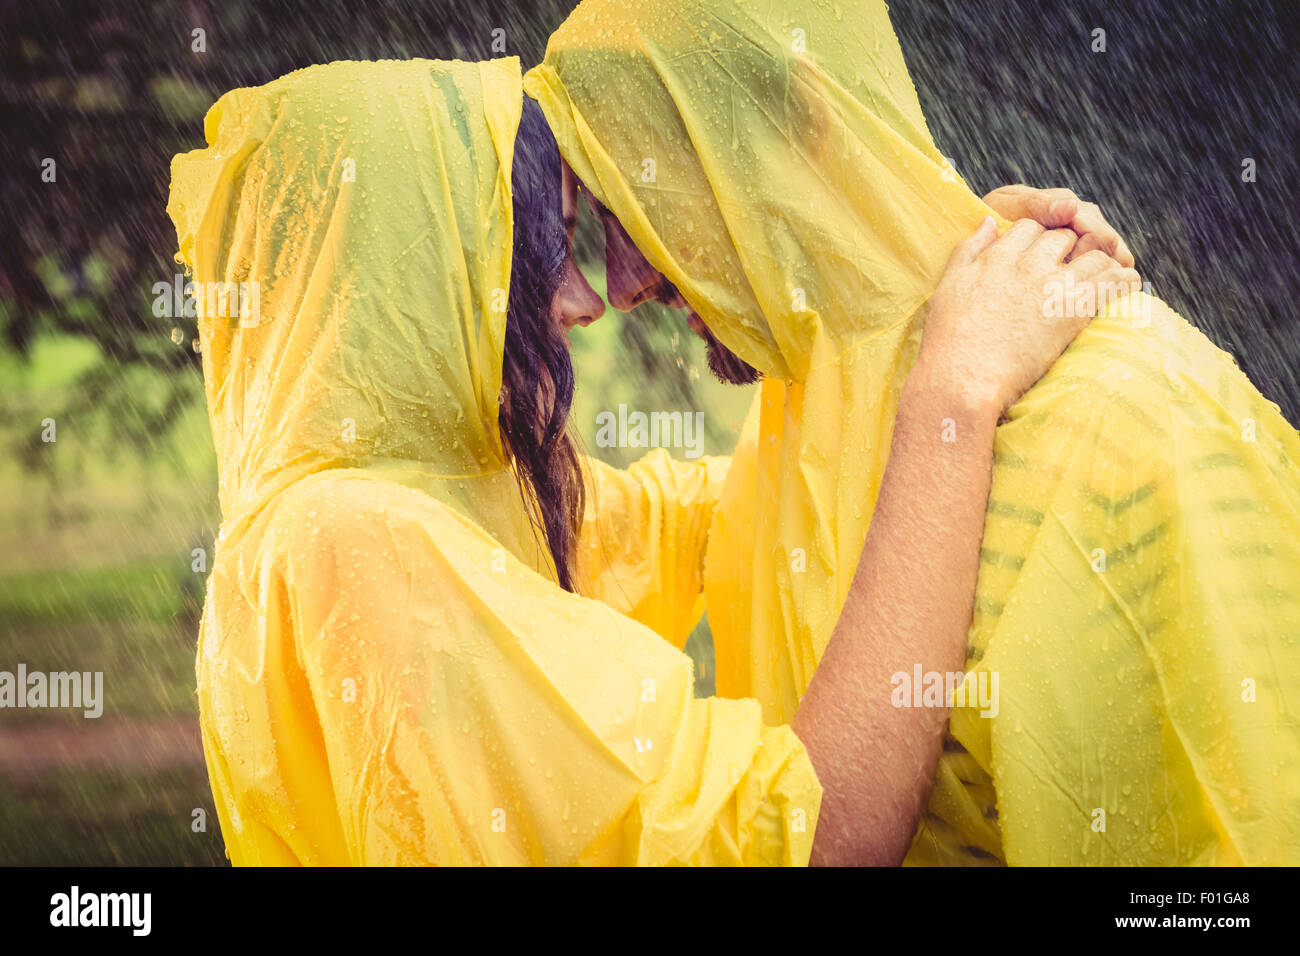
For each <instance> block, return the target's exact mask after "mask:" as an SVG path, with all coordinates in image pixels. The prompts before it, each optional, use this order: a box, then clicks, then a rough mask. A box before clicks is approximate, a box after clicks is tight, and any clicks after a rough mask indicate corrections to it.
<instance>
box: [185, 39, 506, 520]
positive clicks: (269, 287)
mask: <svg viewBox="0 0 1300 956" xmlns="http://www.w3.org/2000/svg"><path fill="white" fill-rule="evenodd" d="M520 83H521V80H520V71H519V63H518V60H517V59H514V58H509V59H501V60H495V61H491V62H486V63H461V62H439V61H431V60H409V61H384V62H355V63H354V62H339V63H331V64H329V65H324V66H313V67H309V68H307V69H304V70H299V71H297V72H295V73H291V74H289V75H287V76H284V77H281V78H280V79H277V80H275V81H273V82H271V83H268V84H266V85H265V86H261V87H256V88H251V89H237V90H232V91H231V92H229V93H227V94H225V95H224V96H223V97H221V99H220V100H218V101H217V103H216V104H215V105H214V106H213V107H212V108H211V109H210V110H209V111H208V114H207V117H206V120H205V123H204V129H205V134H206V138H207V143H208V145H207V146H206V147H205V148H203V149H197V150H193V151H191V152H188V153H183V154H180V155H178V156H176V157H175V158H174V159H173V161H172V183H171V195H170V200H169V202H168V206H167V211H168V213H169V214H170V215H171V217H172V220H173V222H174V223H175V226H176V234H177V238H178V241H179V246H180V253H179V255H178V257H177V258H178V260H179V261H182V262H184V264H185V266H186V269H187V271H188V272H189V273H190V276H191V279H192V280H193V281H194V282H195V283H197V288H196V294H197V298H198V299H199V302H200V306H199V310H200V318H199V333H200V343H201V348H202V352H203V369H204V378H205V381H206V389H207V400H208V410H209V415H210V418H211V423H212V432H213V438H214V440H215V444H216V450H217V457H218V463H219V470H220V493H221V505H222V512H223V516H224V517H225V518H226V519H230V518H231V516H232V515H234V514H237V513H248V512H249V509H255V508H257V507H259V506H260V505H261V504H262V503H264V502H265V501H266V500H267V499H268V498H269V497H270V496H271V495H273V494H275V493H276V492H277V491H279V490H281V489H283V488H284V487H287V485H289V484H290V483H292V482H293V481H295V480H297V479H298V478H301V477H303V476H305V475H307V474H310V473H312V472H316V471H320V470H323V469H326V468H334V467H351V468H362V469H365V468H367V467H378V466H381V465H383V464H388V465H391V464H392V463H393V462H395V461H396V462H399V463H415V465H416V466H418V468H419V469H420V470H422V471H423V472H425V473H428V474H432V475H437V476H442V477H449V478H457V477H472V476H476V475H482V474H487V473H490V472H494V471H500V470H501V469H502V468H503V467H504V464H505V462H504V456H503V451H502V447H501V440H500V435H499V431H498V427H497V415H498V408H499V406H498V397H499V394H500V390H501V360H502V350H503V343H504V341H505V326H506V306H507V294H508V290H509V285H510V282H509V277H510V253H511V237H512V228H513V225H512V217H511V189H510V169H511V158H512V154H513V148H514V139H515V132H516V129H517V126H518V122H519V115H520V106H521V101H522V95H521V91H520ZM222 292H225V293H226V294H227V296H228V298H227V301H226V304H225V305H223V304H222V301H221V293H222ZM241 294H242V297H241Z"/></svg>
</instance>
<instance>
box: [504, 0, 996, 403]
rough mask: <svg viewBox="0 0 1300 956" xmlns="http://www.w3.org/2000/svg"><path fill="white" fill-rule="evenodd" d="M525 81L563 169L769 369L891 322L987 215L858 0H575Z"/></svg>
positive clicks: (790, 374) (868, 4) (889, 35)
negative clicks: (794, 0)
mask: <svg viewBox="0 0 1300 956" xmlns="http://www.w3.org/2000/svg"><path fill="white" fill-rule="evenodd" d="M524 88H525V90H526V92H528V93H529V94H530V95H531V96H533V97H535V98H537V100H538V101H539V102H540V103H541V105H542V108H543V110H544V111H545V113H546V116H547V119H548V121H549V122H550V124H551V127H552V129H553V130H554V131H555V134H556V139H557V140H558V142H559V144H560V151H561V152H562V153H563V154H564V156H565V158H566V159H567V160H568V162H569V164H570V165H571V166H572V167H573V169H574V172H575V173H576V174H577V176H578V178H579V179H580V180H582V182H583V183H584V184H585V185H586V186H587V187H589V188H590V189H591V190H592V192H593V193H594V194H595V195H596V197H597V198H598V199H600V201H601V202H603V203H604V204H605V205H606V206H607V207H608V208H609V209H610V210H611V211H612V212H613V213H614V215H615V216H617V217H618V219H619V221H620V222H622V223H623V225H624V227H625V228H626V229H627V231H628V233H629V235H630V236H631V237H632V239H633V241H635V242H636V244H637V245H638V246H639V247H640V249H641V250H642V251H643V252H644V253H645V255H646V257H647V258H648V259H649V261H650V262H651V263H652V264H653V265H654V266H655V267H656V268H657V269H659V270H660V271H661V272H662V273H664V275H665V276H667V278H668V279H669V281H671V282H672V283H673V284H674V285H675V286H677V288H678V289H679V290H680V291H681V292H682V294H683V295H684V296H685V297H686V299H687V301H689V302H690V304H691V305H692V307H694V308H695V309H696V310H697V311H698V312H699V314H700V316H701V317H702V318H703V319H704V321H705V323H706V324H708V325H709V327H710V328H711V329H713V330H714V332H715V333H716V334H717V335H718V337H719V338H720V339H721V340H722V341H723V343H724V344H726V345H727V346H728V347H730V348H731V349H732V350H734V351H735V352H737V353H738V354H739V355H740V356H741V357H742V358H744V359H745V360H746V361H748V362H749V363H750V364H752V365H754V366H755V367H757V368H759V369H760V370H762V371H763V372H765V373H767V374H769V375H775V376H778V377H781V378H784V379H795V380H799V381H803V380H804V379H805V378H806V377H807V374H808V371H809V361H810V356H812V355H813V354H814V351H818V352H820V353H821V354H823V355H824V354H826V347H827V346H828V347H829V351H830V353H831V354H834V355H838V354H840V353H842V352H843V351H844V350H845V349H847V348H850V347H852V346H854V345H855V344H858V343H860V342H861V341H862V340H863V339H866V338H869V337H873V336H875V335H878V334H880V333H882V332H885V331H887V330H889V329H896V328H897V327H898V326H899V325H900V324H901V323H904V322H906V321H907V320H908V319H909V318H910V317H911V316H912V315H913V314H914V313H915V312H916V311H917V309H918V307H919V306H920V305H921V304H922V303H923V302H924V301H925V300H926V299H927V298H928V297H929V296H930V294H931V292H932V291H933V289H934V286H935V284H936V283H937V281H938V278H939V276H940V274H941V273H942V271H943V266H944V264H945V263H946V261H947V257H948V255H949V253H950V252H951V250H952V247H953V245H954V244H955V243H956V242H957V241H958V240H960V239H961V238H963V237H964V236H966V235H968V234H969V233H970V232H971V231H972V230H973V229H974V227H975V225H976V224H977V223H978V222H979V220H980V218H981V217H982V216H985V215H988V214H989V210H988V208H987V207H985V206H984V205H983V203H981V202H980V201H979V200H978V199H977V198H976V197H975V196H974V195H972V194H971V192H970V191H969V190H968V189H967V188H966V186H965V185H964V184H963V183H962V181H961V179H960V178H959V177H958V176H957V175H956V174H955V173H954V172H953V170H952V168H951V166H950V165H949V164H948V163H947V162H946V160H945V159H944V158H943V157H942V156H941V155H940V154H939V151H938V150H937V149H936V148H935V146H934V144H933V142H932V141H931V139H930V134H929V132H928V130H927V129H926V125H925V118H924V116H923V115H922V113H921V108H920V105H919V104H918V102H917V98H916V92H915V90H914V89H913V87H912V83H911V80H910V78H909V77H908V74H907V69H906V66H905V64H904V62H903V56H902V52H901V51H900V49H899V47H898V42H897V40H896V39H895V37H894V33H893V30H892V28H891V27H890V24H889V16H888V11H887V10H886V8H885V5H884V4H883V3H879V2H872V0H848V2H836V3H831V2H826V3H801V4H799V5H798V12H797V13H795V12H791V11H788V10H787V9H786V8H785V7H784V6H783V5H782V4H772V3H752V2H743V0H707V2H701V0H586V2H584V3H582V4H580V5H579V6H578V8H577V9H576V10H575V11H574V12H573V14H572V15H571V16H570V17H569V18H568V20H566V21H565V22H564V24H563V25H562V26H561V27H560V29H559V30H557V31H556V32H555V34H554V35H553V36H552V37H551V40H550V44H549V46H548V48H547V53H546V59H545V61H544V62H543V63H542V64H541V65H540V66H538V67H537V68H535V69H534V70H532V71H531V72H530V73H529V74H528V75H527V77H525V79H524ZM845 303H851V304H852V306H851V308H849V309H847V310H846V308H845V305H844V304H845ZM819 337H822V338H825V339H826V340H827V341H825V342H822V343H821V346H822V347H821V348H819V349H816V350H815V349H814V345H815V344H817V340H818V338H819Z"/></svg>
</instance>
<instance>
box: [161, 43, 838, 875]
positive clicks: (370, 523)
mask: <svg viewBox="0 0 1300 956" xmlns="http://www.w3.org/2000/svg"><path fill="white" fill-rule="evenodd" d="M521 102H522V94H521V90H520V75H519V66H518V62H517V61H516V60H514V59H505V60H498V61H493V62H490V63H482V64H465V63H438V62H431V61H427V60H413V61H409V62H382V63H335V64H331V65H329V66H318V67H311V68H309V69H306V70H301V71H298V72H296V73H293V74H290V75H289V76H286V77H283V78H281V79H279V80H276V81H275V82H273V83H270V84H267V85H266V86H264V87H260V88H257V89H240V90H235V91H233V92H230V93H228V94H226V95H225V96H223V97H222V98H221V99H220V100H219V101H218V102H217V103H216V105H215V106H213V108H212V109H211V110H210V111H209V113H208V115H207V119H206V124H205V125H206V135H207V141H208V146H207V148H206V149H200V150H195V151H193V152H190V153H186V154H183V155H180V156H177V157H176V159H175V160H174V162H173V167H172V190H171V200H170V203H169V206H168V211H169V213H170V214H171V216H172V218H173V220H174V222H175V225H176V231H177V235H178V237H179V241H180V255H181V258H182V259H183V261H184V262H185V264H186V265H187V267H188V268H189V269H190V270H191V271H192V274H193V278H194V280H195V281H196V282H198V283H199V284H200V285H199V293H200V296H202V295H203V294H204V291H205V289H207V288H209V286H208V285H207V284H208V283H236V286H233V287H231V288H232V289H233V288H238V287H239V286H238V284H239V283H257V284H258V285H257V286H256V287H253V286H248V287H247V288H257V289H258V290H259V291H258V293H257V295H256V296H255V297H254V296H249V297H248V298H247V299H246V302H248V303H250V304H252V303H254V301H255V304H256V306H257V308H256V309H255V310H253V309H242V310H240V311H239V312H238V314H233V313H234V312H235V310H234V309H233V308H231V307H227V308H220V307H218V308H217V309H215V310H214V309H211V308H205V311H204V314H203V315H202V316H201V318H200V333H201V341H202V351H203V363H204V377H205V381H206V386H207V398H208V405H209V412H210V417H211V424H212V431H213V437H214V440H215V443H216V450H217V456H218V461H219V465H220V496H221V509H222V527H221V533H220V536H219V539H218V545H217V554H216V560H215V566H214V568H213V571H212V576H211V579H210V581H209V585H208V598H207V604H206V606H205V609H204V617H203V626H202V633H201V636H200V640H199V653H198V662H197V677H198V695H199V708H200V719H201V725H202V735H203V745H204V752H205V755H206V759H207V764H208V770H209V774H210V776H211V782H212V787H213V791H214V793H215V796H216V801H217V807H218V814H219V816H220V821H221V828H222V833H223V834H224V836H225V839H226V843H227V847H228V850H229V853H230V856H231V859H232V860H233V861H234V862H235V863H237V864H256V863H263V864H286V863H319V864H349V863H351V864H362V863H367V864H374V863H450V864H459V863H552V864H571V863H794V864H798V863H804V862H806V861H807V858H808V853H809V850H810V846H811V840H812V835H813V832H814V828H815V825H816V816H817V808H818V805H819V800H820V788H819V786H818V784H817V780H816V777H815V776H814V774H813V771H812V768H811V765H810V763H809V761H808V758H807V755H806V754H805V753H804V751H803V748H802V746H801V745H800V743H799V741H798V739H797V738H796V737H795V736H794V735H793V733H792V732H791V731H790V729H789V728H788V727H774V728H765V727H764V726H763V723H762V720H761V714H760V709H759V706H758V704H757V703H756V702H755V701H752V700H749V701H735V700H722V699H711V700H699V699H695V698H694V697H693V695H692V675H691V662H690V660H689V659H688V658H687V657H686V656H685V655H683V654H682V653H680V652H679V651H677V650H674V649H673V648H672V647H670V646H669V645H668V644H667V643H666V642H665V641H663V640H661V639H660V638H659V637H657V636H656V635H655V634H654V633H653V632H652V631H650V630H648V629H647V628H646V627H644V626H642V625H641V624H638V623H636V622H634V621H633V620H631V619H629V618H627V617H623V616H621V615H620V614H617V613H615V612H614V611H612V610H611V609H610V608H609V607H607V606H605V605H603V604H600V603H597V602H596V601H592V600H588V599H584V598H580V597H577V596H574V595H572V594H569V593H567V592H565V591H562V590H561V589H559V588H558V587H557V586H556V585H555V584H554V568H553V567H552V565H551V564H550V561H549V557H548V555H547V553H546V551H545V549H544V548H542V547H541V546H540V545H539V542H538V538H537V536H536V535H535V534H534V533H533V531H532V529H531V527H530V525H529V524H528V521H527V519H526V517H525V513H524V508H523V504H522V499H521V496H520V490H519V487H518V485H517V483H516V480H515V477H514V475H513V474H512V472H511V470H510V468H509V467H508V465H507V463H506V461H505V459H504V457H503V452H502V446H501V441H500V437H499V433H498V427H497V415H498V404H497V402H498V395H499V392H500V389H501V365H502V347H503V341H504V330H505V323H506V311H505V309H506V298H505V297H506V292H507V290H508V288H509V276H510V253H511V237H512V218H511V180H510V169H511V159H512V155H513V148H514V138H515V130H516V127H517V124H518V121H519V115H520V107H521ZM606 477H608V475H606ZM716 477H717V470H716V469H711V467H710V466H708V465H703V466H701V465H699V464H696V465H692V466H689V467H687V466H680V467H677V468H674V467H673V466H671V465H669V464H668V463H667V462H666V460H665V459H663V458H662V457H661V458H659V459H651V460H650V461H649V462H648V463H645V464H643V465H642V466H640V467H639V470H638V469H634V470H633V472H632V473H630V474H622V475H621V476H620V477H619V478H618V479H617V480H616V481H615V482H614V483H613V484H612V485H610V486H609V488H608V489H607V490H608V494H607V495H605V496H604V497H605V499H606V502H607V503H609V504H610V506H611V507H615V508H618V509H621V510H620V511H619V512H618V513H617V514H613V515H610V516H607V517H606V520H605V522H604V525H602V527H606V528H616V529H618V530H619V532H620V533H621V534H624V535H627V536H629V537H632V536H638V540H639V542H640V543H639V545H638V546H637V547H635V548H633V547H632V546H631V545H628V547H629V548H631V551H632V552H633V554H632V556H628V555H624V554H622V553H621V552H619V551H617V550H615V551H612V552H610V553H609V554H607V555H606V556H605V559H604V563H603V564H602V566H601V567H600V568H598V569H595V570H593V572H592V574H591V575H589V577H591V578H597V579H599V578H601V576H602V575H603V574H605V573H607V572H609V571H610V569H613V570H615V571H618V572H628V571H629V570H631V571H636V572H637V573H638V574H639V575H640V578H638V580H637V581H636V582H633V585H632V586H629V587H627V588H623V589H622V590H621V592H620V593H624V594H625V597H626V602H627V604H628V605H629V607H636V608H640V609H641V610H643V611H644V612H645V615H646V616H647V617H649V618H655V619H656V621H655V623H657V624H659V625H661V629H662V630H663V631H664V633H665V635H666V636H669V637H672V638H673V639H677V638H678V637H679V636H680V637H684V635H679V632H680V631H681V630H682V628H683V627H685V628H686V629H687V630H689V624H686V623H684V621H685V620H686V619H687V618H688V617H689V615H690V609H691V608H694V609H695V610H698V592H699V586H700V585H699V580H698V567H699V564H700V553H701V550H702V542H701V539H702V535H701V534H700V533H699V532H698V526H699V525H700V524H701V522H700V521H699V518H698V515H695V514H694V513H693V511H692V506H691V502H692V501H705V502H706V504H707V507H709V508H711V507H712V500H711V498H710V492H709V487H710V485H711V484H712V483H715V482H714V479H715V478H716ZM598 480H599V478H598ZM669 552H672V553H669ZM594 553H595V552H594V551H592V549H591V547H590V546H588V545H587V544H584V560H585V559H586V558H587V557H589V556H590V555H591V554H594ZM692 558H693V562H694V566H695V568H696V573H695V576H694V578H693V579H692V576H691V573H690V571H689V566H690V565H691V561H692ZM605 586H608V587H611V588H612V587H613V585H610V584H609V582H608V581H606V582H605ZM601 587H602V585H601V584H600V582H599V581H597V583H596V585H594V590H596V591H600V590H601ZM659 587H663V588H677V589H678V590H680V591H681V592H682V595H681V597H680V599H679V598H678V597H676V596H674V595H675V593H676V592H673V593H666V594H664V595H663V599H662V601H658V602H656V601H654V600H652V597H653V592H655V590H656V588H659ZM611 593H612V592H611ZM674 608H685V609H686V610H674Z"/></svg>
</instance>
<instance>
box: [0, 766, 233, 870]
mask: <svg viewBox="0 0 1300 956" xmlns="http://www.w3.org/2000/svg"><path fill="white" fill-rule="evenodd" d="M196 809H201V810H203V812H204V818H205V819H204V820H203V822H204V825H205V826H206V830H205V831H203V832H195V831H194V829H193V827H194V825H195V822H196V818H195V816H194V811H195V810H196ZM226 862H227V861H226V857H225V848H224V844H223V843H222V842H221V833H220V827H219V826H218V824H217V817H216V811H215V809H214V808H213V805H212V792H211V790H210V789H209V788H208V776H207V771H206V770H205V769H204V768H203V767H202V766H198V767H193V768H190V767H185V768H172V769H167V770H162V771H158V772H156V773H147V772H140V771H135V772H129V773H114V772H77V771H57V772H54V773H48V774H43V775H42V776H40V777H38V778H35V779H30V780H12V779H0V865H3V866H72V865H80V866H156V865H164V864H165V865H172V866H220V865H223V864H225V863H226Z"/></svg>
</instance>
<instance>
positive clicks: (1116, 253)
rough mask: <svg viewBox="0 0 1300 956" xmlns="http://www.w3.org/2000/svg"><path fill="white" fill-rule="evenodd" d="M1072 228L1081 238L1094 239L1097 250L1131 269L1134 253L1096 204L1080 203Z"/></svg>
mask: <svg viewBox="0 0 1300 956" xmlns="http://www.w3.org/2000/svg"><path fill="white" fill-rule="evenodd" d="M1070 226H1071V228H1073V229H1074V231H1075V232H1077V233H1078V234H1079V235H1081V236H1084V237H1093V241H1094V242H1095V243H1096V246H1095V248H1098V249H1101V250H1102V251H1103V252H1106V253H1108V254H1109V255H1110V256H1111V257H1112V258H1113V259H1114V260H1115V261H1116V262H1118V263H1119V264H1120V265H1122V266H1130V267H1131V266H1132V265H1133V263H1134V259H1133V253H1132V252H1130V251H1129V248H1128V245H1127V244H1126V243H1125V242H1124V240H1123V238H1121V237H1120V234H1119V233H1118V232H1117V231H1115V229H1114V228H1113V227H1112V226H1111V225H1110V223H1108V222H1107V221H1106V220H1105V218H1104V217H1103V216H1102V214H1101V209H1100V208H1099V207H1098V206H1097V204H1096V203H1090V202H1085V203H1080V204H1079V211H1078V213H1077V214H1076V215H1075V216H1074V219H1073V220H1072V221H1071V222H1070Z"/></svg>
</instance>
